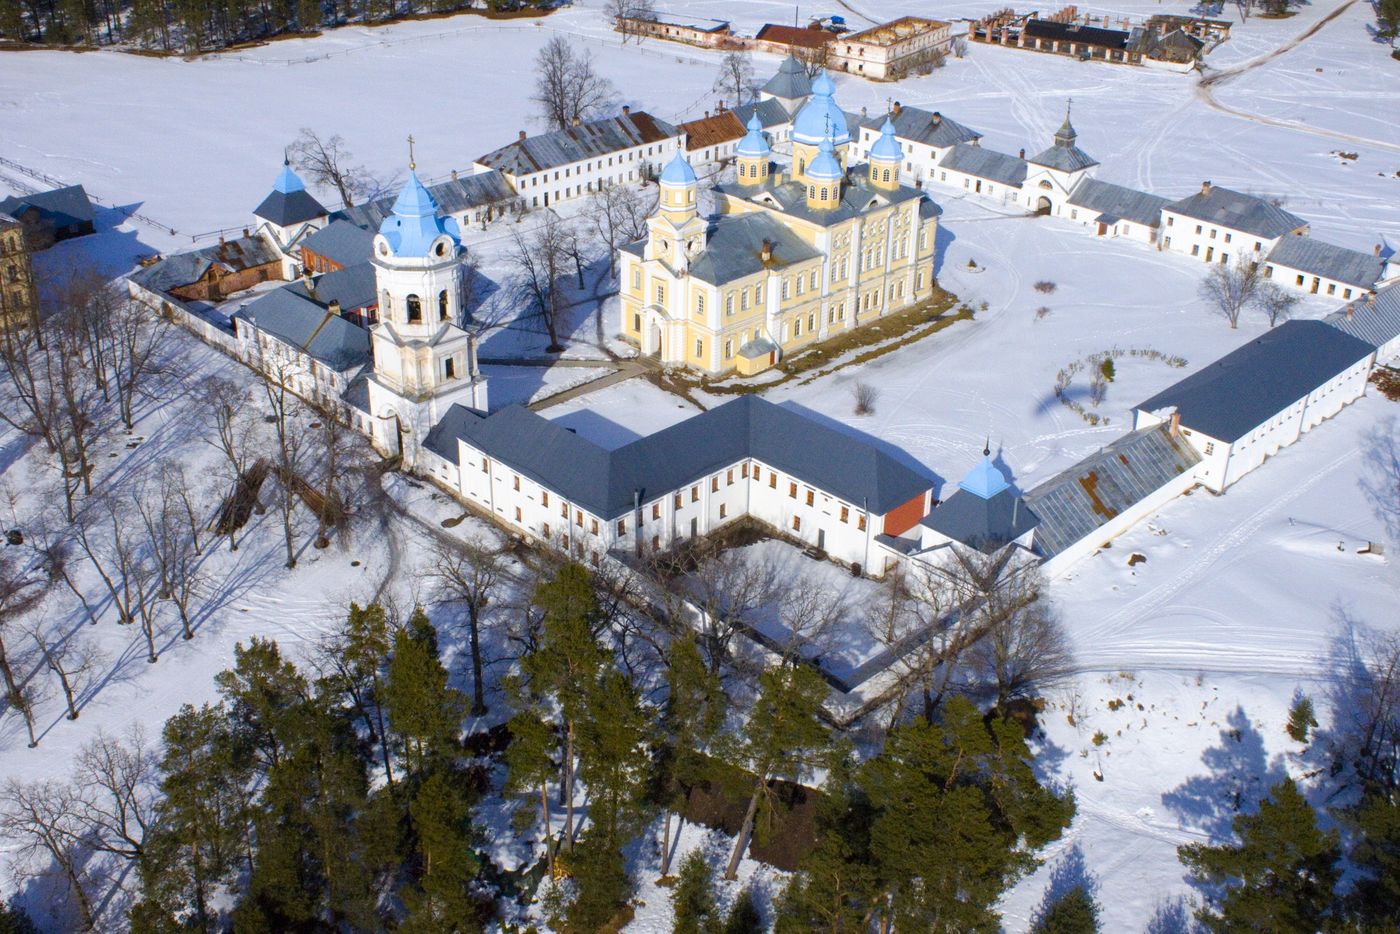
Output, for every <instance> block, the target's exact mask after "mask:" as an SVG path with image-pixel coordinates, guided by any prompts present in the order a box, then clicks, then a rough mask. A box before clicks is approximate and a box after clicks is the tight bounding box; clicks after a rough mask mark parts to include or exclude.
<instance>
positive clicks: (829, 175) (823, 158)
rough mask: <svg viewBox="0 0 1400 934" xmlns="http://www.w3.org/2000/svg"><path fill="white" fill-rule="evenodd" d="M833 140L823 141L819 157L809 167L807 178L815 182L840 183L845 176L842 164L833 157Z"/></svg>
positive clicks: (828, 138)
mask: <svg viewBox="0 0 1400 934" xmlns="http://www.w3.org/2000/svg"><path fill="white" fill-rule="evenodd" d="M832 149H833V147H832V145H831V138H830V137H827V138H826V139H824V140H822V142H821V147H820V151H819V152H818V153H817V157H816V158H815V159H813V160H812V162H811V164H810V165H808V166H807V177H808V178H809V179H811V180H812V181H815V182H828V181H838V180H840V179H841V178H842V177H844V176H845V174H846V173H845V172H844V171H843V170H842V168H841V163H840V162H838V161H837V160H836V157H835V156H834V155H832Z"/></svg>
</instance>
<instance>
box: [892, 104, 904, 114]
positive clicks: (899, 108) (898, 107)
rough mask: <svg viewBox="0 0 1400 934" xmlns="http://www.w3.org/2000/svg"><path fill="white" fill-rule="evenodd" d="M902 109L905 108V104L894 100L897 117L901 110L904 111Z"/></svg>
mask: <svg viewBox="0 0 1400 934" xmlns="http://www.w3.org/2000/svg"><path fill="white" fill-rule="evenodd" d="M902 110H904V105H903V104H901V103H900V102H899V101H895V102H894V115H895V116H896V117H898V116H899V114H900V111H902Z"/></svg>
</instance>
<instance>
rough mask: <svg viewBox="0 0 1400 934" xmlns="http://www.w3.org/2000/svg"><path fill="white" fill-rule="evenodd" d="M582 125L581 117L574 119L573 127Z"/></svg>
mask: <svg viewBox="0 0 1400 934" xmlns="http://www.w3.org/2000/svg"><path fill="white" fill-rule="evenodd" d="M582 124H583V118H582V117H574V126H581V125H582Z"/></svg>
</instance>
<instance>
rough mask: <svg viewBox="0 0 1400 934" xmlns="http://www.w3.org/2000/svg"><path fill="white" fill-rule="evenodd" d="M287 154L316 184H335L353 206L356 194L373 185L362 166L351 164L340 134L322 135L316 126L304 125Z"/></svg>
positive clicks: (331, 185)
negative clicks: (324, 137) (325, 137)
mask: <svg viewBox="0 0 1400 934" xmlns="http://www.w3.org/2000/svg"><path fill="white" fill-rule="evenodd" d="M287 155H288V158H289V159H290V160H291V161H292V162H293V163H294V164H295V165H296V167H297V170H298V171H299V172H301V173H302V174H304V175H305V176H306V177H307V178H308V179H310V180H311V182H312V183H313V184H316V185H321V186H323V187H325V188H334V189H335V190H336V192H337V193H338V194H339V195H340V200H341V201H343V202H345V206H346V207H352V206H353V205H354V204H355V199H356V198H358V197H360V195H361V194H363V193H364V192H365V191H366V190H367V189H368V188H372V187H374V185H373V184H372V183H370V182H369V172H368V171H367V170H366V169H365V168H364V167H363V166H354V167H352V166H351V165H350V160H351V158H352V156H351V155H350V151H349V150H348V149H346V148H345V140H344V139H342V138H341V137H340V135H339V134H336V135H334V136H331V137H329V138H327V139H322V138H321V137H320V135H319V134H317V133H316V131H315V130H312V129H311V128H310V127H302V130H301V132H300V133H299V134H298V135H297V138H296V139H295V140H294V141H293V142H292V144H291V146H289V147H288V149H287Z"/></svg>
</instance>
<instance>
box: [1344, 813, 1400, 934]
mask: <svg viewBox="0 0 1400 934" xmlns="http://www.w3.org/2000/svg"><path fill="white" fill-rule="evenodd" d="M1346 817H1347V819H1348V821H1349V823H1350V825H1351V828H1352V831H1353V832H1354V835H1355V838H1356V845H1355V846H1354V847H1353V848H1352V851H1351V862H1352V864H1353V865H1354V866H1355V867H1356V869H1357V871H1358V872H1359V874H1360V876H1361V878H1360V879H1358V880H1357V882H1356V886H1355V888H1354V889H1353V890H1352V893H1351V914H1352V917H1353V919H1354V920H1355V921H1356V922H1357V924H1358V926H1359V927H1360V928H1361V929H1362V930H1364V931H1384V930H1386V929H1387V928H1386V925H1389V926H1390V929H1391V930H1393V929H1394V927H1395V919H1396V918H1400V801H1397V800H1396V798H1395V797H1394V796H1393V795H1392V794H1387V793H1385V792H1383V791H1380V790H1373V791H1370V792H1367V794H1366V795H1365V796H1364V797H1363V798H1362V800H1361V803H1360V804H1359V805H1358V806H1357V807H1355V808H1353V809H1352V810H1351V811H1350V812H1348V814H1347V815H1346Z"/></svg>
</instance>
